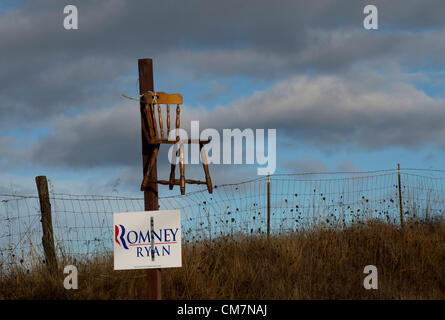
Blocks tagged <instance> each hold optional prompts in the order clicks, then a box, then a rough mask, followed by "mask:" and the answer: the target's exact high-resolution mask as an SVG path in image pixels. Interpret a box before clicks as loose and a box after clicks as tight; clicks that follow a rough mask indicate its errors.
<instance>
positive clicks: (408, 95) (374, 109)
mask: <svg viewBox="0 0 445 320" xmlns="http://www.w3.org/2000/svg"><path fill="white" fill-rule="evenodd" d="M356 77H357V75H355V74H354V75H349V76H346V75H345V76H331V75H321V76H297V77H293V78H291V79H288V80H285V81H281V82H279V83H278V84H276V85H274V86H272V87H271V88H269V89H266V90H264V91H258V92H255V93H253V94H252V95H251V96H248V97H245V98H241V99H238V100H236V101H234V102H232V103H230V104H229V105H227V106H219V107H216V108H214V109H212V110H208V109H206V108H205V107H201V108H190V107H187V106H184V108H183V112H182V113H181V115H182V117H181V125H182V127H184V128H188V127H189V125H190V121H192V120H199V121H200V130H201V131H202V130H203V129H205V128H215V129H218V130H221V129H225V128H227V129H232V128H240V129H245V128H253V129H255V128H263V129H268V128H276V129H277V132H278V140H279V141H278V143H279V142H280V139H281V138H287V139H293V140H294V141H296V142H298V143H299V144H303V145H304V144H310V145H314V146H316V147H318V148H320V149H322V150H339V149H347V148H355V149H362V150H377V149H384V148H389V147H394V146H399V147H404V148H409V149H418V148H422V147H424V146H427V145H429V146H435V147H444V143H443V141H444V138H445V129H444V128H443V125H442V124H443V122H444V121H445V101H444V100H443V99H433V98H431V97H429V96H427V95H425V94H424V93H423V92H421V91H419V90H417V89H416V88H415V87H414V86H412V85H410V84H406V83H404V82H402V81H395V80H394V79H392V78H391V79H385V77H384V76H380V75H377V74H372V73H371V72H368V73H367V77H368V78H366V79H363V80H358V79H357V78H356ZM139 117H140V116H139V105H138V103H137V102H130V101H128V102H127V101H125V102H123V103H122V104H120V105H119V106H117V107H115V108H111V109H104V110H96V111H90V112H86V113H84V114H81V115H79V116H77V117H74V118H68V117H64V116H61V117H59V118H58V119H57V120H55V121H54V122H53V131H52V133H50V134H49V135H48V136H47V137H46V138H44V139H43V140H41V141H39V142H38V143H37V144H36V145H34V146H33V150H32V153H31V154H32V159H33V161H35V162H37V163H41V164H44V165H58V166H68V167H81V168H82V167H84V168H92V167H99V166H129V165H137V164H138V163H139V162H140V158H139V154H140V120H139ZM166 150H167V148H164V149H162V152H163V153H161V155H160V156H165V157H166Z"/></svg>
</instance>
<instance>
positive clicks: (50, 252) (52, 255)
mask: <svg viewBox="0 0 445 320" xmlns="http://www.w3.org/2000/svg"><path fill="white" fill-rule="evenodd" d="M36 185H37V191H38V193H39V201H40V212H41V215H42V220H41V222H42V230H43V237H42V244H43V251H44V253H45V262H46V266H47V268H48V271H49V272H50V274H51V275H53V276H57V256H56V248H55V246H54V232H53V223H52V218H51V203H50V201H49V192H48V181H47V179H46V177H45V176H38V177H36Z"/></svg>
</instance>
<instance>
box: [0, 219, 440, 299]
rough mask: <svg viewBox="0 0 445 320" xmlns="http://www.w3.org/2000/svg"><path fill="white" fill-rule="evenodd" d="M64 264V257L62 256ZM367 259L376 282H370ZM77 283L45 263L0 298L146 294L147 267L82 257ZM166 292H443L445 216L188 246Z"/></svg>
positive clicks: (329, 295) (15, 280) (3, 289)
mask: <svg viewBox="0 0 445 320" xmlns="http://www.w3.org/2000/svg"><path fill="white" fill-rule="evenodd" d="M61 264H62V263H61ZM366 265H375V266H376V267H377V269H378V289H377V290H366V289H364V287H363V280H364V278H365V277H366V274H364V273H363V269H364V267H365V266H366ZM76 266H77V267H78V270H79V280H78V287H79V288H78V289H77V290H66V289H64V287H63V273H62V271H60V275H61V278H60V279H54V278H52V277H50V276H48V274H47V272H46V271H45V266H44V265H43V264H40V265H37V266H36V267H35V268H34V269H33V270H31V271H26V270H23V268H20V267H19V266H17V268H16V270H15V271H14V272H13V274H11V275H9V276H7V277H4V278H2V279H0V299H144V297H145V295H146V281H145V277H146V272H147V271H146V270H137V271H114V270H113V261H112V256H111V255H110V256H108V257H104V256H102V257H97V259H96V260H95V261H90V262H89V263H78V264H77V265H76ZM162 287H163V298H164V299H445V223H444V222H443V221H442V222H440V221H436V222H427V223H426V222H409V223H407V224H406V225H405V229H404V230H403V232H401V231H400V230H399V229H398V228H397V227H396V226H393V225H389V224H386V223H381V222H370V223H367V224H366V225H363V224H360V225H354V226H352V227H349V228H347V229H344V230H335V229H330V230H323V229H320V230H312V231H306V232H300V233H295V234H287V235H280V236H272V237H271V238H270V240H269V241H267V239H265V238H264V237H263V238H258V237H246V236H231V237H227V238H220V239H217V240H214V241H212V242H203V243H200V244H195V245H190V244H188V245H186V246H185V247H183V267H182V268H173V269H163V270H162Z"/></svg>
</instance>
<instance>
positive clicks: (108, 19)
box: [0, 0, 445, 127]
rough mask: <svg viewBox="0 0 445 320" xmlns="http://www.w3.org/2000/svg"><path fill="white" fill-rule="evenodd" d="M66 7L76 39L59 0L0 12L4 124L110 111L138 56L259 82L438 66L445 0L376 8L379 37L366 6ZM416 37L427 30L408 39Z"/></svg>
mask: <svg viewBox="0 0 445 320" xmlns="http://www.w3.org/2000/svg"><path fill="white" fill-rule="evenodd" d="M73 4H75V5H77V7H78V9H79V30H75V31H66V30H64V29H63V27H62V21H63V14H62V11H63V6H64V4H63V3H61V2H60V1H47V0H46V1H29V4H28V5H27V6H25V7H24V8H21V9H16V10H8V11H6V12H4V13H1V14H0V44H1V50H0V123H1V125H2V126H14V127H16V126H20V125H26V124H29V123H30V122H33V121H38V120H47V119H50V118H51V117H53V116H54V114H69V113H72V112H78V110H77V109H79V108H80V109H81V110H82V108H83V109H84V108H86V107H87V106H96V107H97V106H106V105H110V104H111V103H112V102H113V101H116V96H117V92H120V91H119V87H122V86H124V85H126V84H128V82H126V78H125V77H126V76H128V75H135V74H136V70H135V65H136V59H137V58H141V57H146V56H150V57H153V58H155V59H156V65H155V68H162V70H163V72H168V71H170V72H171V74H177V75H180V74H181V72H184V74H190V73H192V74H203V73H210V74H213V75H214V76H215V77H218V76H228V77H230V76H234V75H243V76H247V77H262V78H269V77H278V78H279V77H283V76H289V75H292V74H294V73H298V72H301V71H305V70H312V71H313V70H316V71H317V70H318V71H320V72H331V73H332V72H338V71H339V70H345V68H348V67H350V66H352V65H354V64H357V63H372V62H374V63H377V64H378V63H380V62H381V61H382V59H388V58H389V59H396V60H397V59H401V60H403V61H404V62H405V63H410V64H413V63H414V64H418V65H420V66H424V65H428V64H431V63H438V64H441V65H443V62H444V61H443V59H444V58H443V54H442V52H443V51H444V49H445V45H444V40H441V39H445V37H444V34H443V29H442V26H443V24H444V21H445V19H444V12H445V10H444V8H445V3H444V2H443V1H422V2H419V1H414V0H412V1H403V2H402V1H374V4H376V5H377V6H378V8H379V13H380V25H381V29H382V31H381V32H380V31H379V32H374V33H373V32H366V31H364V30H363V28H362V20H363V17H364V15H363V13H362V11H363V7H364V6H365V5H366V4H367V3H366V2H365V1H352V0H351V1H327V0H326V1H312V2H308V1H295V0H288V1H280V2H276V3H275V2H271V1H265V0H262V1H258V0H255V1H253V0H252V1H242V2H240V1H234V0H227V1H204V0H192V1H169V0H166V1H123V0H108V1H75V2H73ZM385 28H387V29H385ZM419 29H420V30H421V29H428V31H426V32H423V33H422V32H420V33H406V30H417V31H418V30H419ZM394 30H401V32H396V31H394ZM156 71H157V70H155V72H156ZM132 81H134V79H132Z"/></svg>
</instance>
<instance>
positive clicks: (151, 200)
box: [138, 59, 162, 300]
mask: <svg viewBox="0 0 445 320" xmlns="http://www.w3.org/2000/svg"><path fill="white" fill-rule="evenodd" d="M138 69H139V92H140V94H141V95H142V94H144V93H146V92H148V91H154V84H153V60H152V59H139V60H138ZM140 111H141V131H142V166H143V177H145V175H146V173H147V169H148V166H149V159H150V157H151V155H152V154H153V152H155V149H156V148H155V145H153V144H150V143H149V141H148V140H147V137H149V138H150V139H153V138H154V137H153V136H151V135H150V130H148V123H147V120H146V119H147V116H146V115H145V103H144V102H143V101H141V104H140ZM148 178H149V182H148V184H147V187H145V188H144V208H145V211H153V210H158V209H159V202H158V201H159V200H158V184H157V180H158V170H157V166H156V159H155V160H154V164H153V166H152V169H151V170H150V175H149V177H148ZM147 282H148V288H147V289H148V292H147V294H148V295H147V297H148V299H149V300H160V299H161V298H162V291H161V269H148V270H147Z"/></svg>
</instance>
